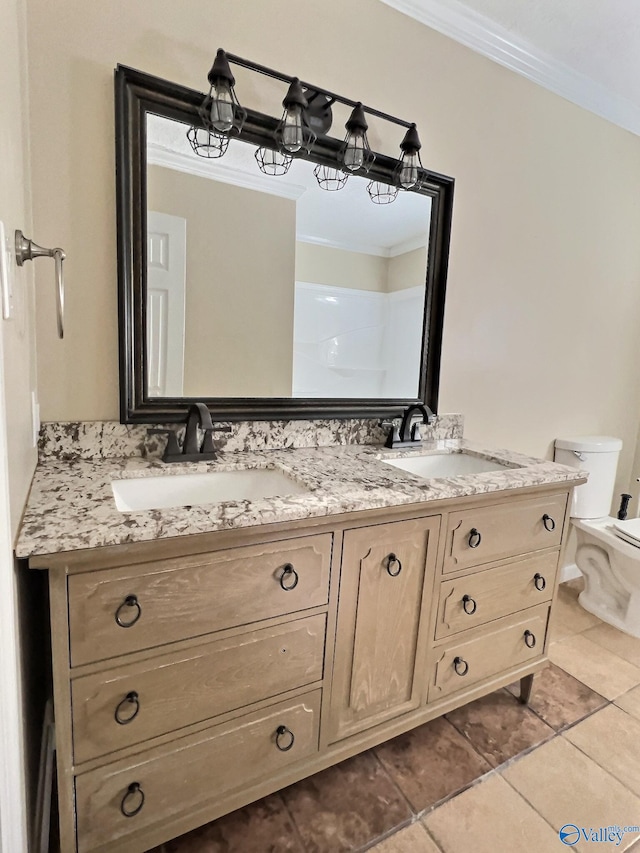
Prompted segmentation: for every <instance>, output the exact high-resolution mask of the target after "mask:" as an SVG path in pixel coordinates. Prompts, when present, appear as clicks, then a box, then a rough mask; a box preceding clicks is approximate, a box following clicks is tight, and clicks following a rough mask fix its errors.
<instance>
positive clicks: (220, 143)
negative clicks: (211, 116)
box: [187, 126, 229, 160]
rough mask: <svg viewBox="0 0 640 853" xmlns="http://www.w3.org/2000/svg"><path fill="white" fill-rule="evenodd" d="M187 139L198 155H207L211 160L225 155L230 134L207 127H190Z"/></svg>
mask: <svg viewBox="0 0 640 853" xmlns="http://www.w3.org/2000/svg"><path fill="white" fill-rule="evenodd" d="M187 139H188V140H189V145H191V147H192V148H193V150H194V152H195V153H196V154H197V155H198V157H207V158H208V159H209V160H212V159H215V158H217V157H223V156H224V155H225V154H226V153H227V148H228V147H229V137H228V136H225V135H224V133H216V131H215V130H209V129H208V128H206V127H194V126H192V127H190V128H189V130H188V131H187Z"/></svg>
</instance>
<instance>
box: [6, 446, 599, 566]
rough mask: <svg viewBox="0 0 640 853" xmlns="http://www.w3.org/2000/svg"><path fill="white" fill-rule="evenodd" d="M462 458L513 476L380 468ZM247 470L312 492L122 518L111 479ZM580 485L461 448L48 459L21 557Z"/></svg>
mask: <svg viewBox="0 0 640 853" xmlns="http://www.w3.org/2000/svg"><path fill="white" fill-rule="evenodd" d="M460 450H465V451H466V452H469V453H471V454H473V455H476V456H480V457H483V458H487V459H491V460H494V461H497V462H500V463H502V464H504V465H505V466H507V467H505V470H504V471H502V470H500V471H491V472H487V473H482V474H467V475H464V476H456V477H448V478H434V479H430V480H425V479H421V478H420V477H417V476H415V475H413V474H410V473H407V472H405V471H402V470H399V469H397V468H394V467H392V466H390V465H385V464H384V461H383V460H385V459H394V458H398V457H402V456H411V457H415V456H418V455H422V454H424V453H428V452H434V451H439V452H448V453H454V452H456V451H460ZM250 468H275V469H280V470H281V471H283V472H285V473H286V474H287V475H288V476H289V477H291V478H292V479H294V480H296V481H298V482H299V483H301V484H302V485H304V486H306V487H307V488H308V489H309V491H308V492H305V493H304V494H298V495H292V496H287V497H272V498H262V499H260V500H256V501H228V502H225V503H216V504H205V505H200V506H193V507H190V508H187V507H178V508H172V509H154V510H137V511H133V512H120V511H119V510H118V509H117V508H116V505H115V502H114V498H113V492H112V489H111V481H112V480H115V479H123V478H137V477H153V476H158V475H166V474H169V475H177V474H185V473H190V472H207V471H229V470H237V469H250ZM584 476H585V475H584V474H583V473H582V472H581V471H579V470H578V469H575V468H569V467H567V466H564V465H558V464H556V463H554V462H545V461H544V460H541V459H534V458H532V457H528V456H523V455H521V454H517V453H513V452H510V451H507V450H499V451H498V450H488V449H486V448H483V447H481V446H479V445H476V444H473V443H471V442H469V441H466V440H463V439H447V440H439V441H431V442H424V445H423V447H422V449H421V450H414V449H409V450H386V449H384V448H382V447H380V446H379V445H353V444H352V445H340V446H331V447H320V448H298V449H282V450H251V451H241V452H226V453H223V454H220V456H219V459H218V460H216V461H214V462H208V463H205V462H197V463H173V464H169V465H166V464H164V463H163V462H161V461H159V460H158V459H145V458H143V457H130V458H121V459H98V460H86V459H78V460H74V461H62V460H60V459H55V458H49V459H45V460H44V461H42V462H40V464H39V465H38V467H37V469H36V472H35V475H34V480H33V484H32V487H31V493H30V495H29V500H28V503H27V508H26V511H25V515H24V519H23V523H22V528H21V530H20V533H19V537H18V542H17V546H16V553H17V556H18V557H30V556H35V555H41V554H53V553H60V552H63V551H74V550H78V549H83V548H98V547H102V546H107V545H118V544H123V543H131V542H144V541H148V540H154V539H164V538H168V537H173V536H186V535H189V534H192V533H209V532H212V531H216V530H229V529H233V528H242V527H251V526H254V525H258V524H269V523H273V522H282V521H293V520H298V519H304V518H315V517H321V516H330V515H336V514H339V513H344V512H354V511H358V510H369V509H375V508H380V507H391V506H401V505H405V504H416V503H427V502H430V501H437V500H442V499H446V498H454V497H463V496H470V495H479V494H484V493H487V492H500V491H504V490H509V489H519V488H524V487H527V486H540V485H547V484H553V483H565V482H566V483H572V482H574V481H576V480H579V479H581V478H582V477H584Z"/></svg>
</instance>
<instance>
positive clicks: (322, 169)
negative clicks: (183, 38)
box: [187, 48, 428, 204]
mask: <svg viewBox="0 0 640 853" xmlns="http://www.w3.org/2000/svg"><path fill="white" fill-rule="evenodd" d="M230 63H233V64H235V65H239V66H241V67H242V68H247V69H249V70H250V71H255V72H257V73H258V74H264V75H265V76H267V77H271V78H273V79H275V80H280V81H281V82H284V83H287V84H288V86H289V88H288V89H287V93H286V95H285V96H284V99H283V101H282V106H283V108H284V112H283V113H282V117H281V118H280V121H278V122H277V123H276V119H275V118H273V119H271V118H269V121H273V123H274V125H275V127H274V130H273V131H272V133H273V147H271V145H269V144H267V145H262V146H261V147H260V148H258V150H257V151H256V152H255V158H256V162H257V164H258V167H259V168H260V170H261V171H262V172H264V174H265V175H285V174H286V173H287V172H288V171H289V168H290V167H291V163H292V161H293V157H295V156H296V155H300V156H304V155H305V154H309V153H310V152H311V149H312V148H313V147H314V145H315V144H316V142H318V146H319V149H320V151H321V152H322V150H323V147H326V144H331V145H333V144H339V143H338V141H337V140H334V139H331V138H328V137H327V136H326V135H327V134H328V133H329V131H330V129H331V123H332V119H333V115H332V110H331V108H332V106H333V104H334V103H336V102H337V103H340V104H343V105H344V106H347V107H351V110H352V111H351V115H350V116H349V119H348V120H347V122H346V124H345V128H346V131H347V133H346V136H345V138H344V141H343V143H342V145H341V147H340V149H339V150H338V151H337V152H336V151H335V149H334V150H333V151H332V153H331V154H330V155H329V162H330V161H331V159H334V158H337V160H338V163H339V164H340V168H334V167H332V166H327V165H318V166H316V168H315V169H314V175H315V176H316V180H317V181H318V184H319V186H320V187H321V188H322V189H324V190H329V191H333V192H335V191H336V190H340V189H342V188H343V187H344V185H345V184H346V182H347V178H348V176H349V175H350V174H357V173H360V174H363V173H367V172H369V170H370V169H371V167H372V166H373V164H374V162H375V160H376V155H375V154H374V153H373V151H372V150H371V147H370V146H369V141H368V139H367V131H368V129H369V126H368V123H367V115H369V116H375V117H376V118H379V119H382V120H383V121H388V122H391V123H393V124H397V125H400V126H401V127H404V128H406V132H405V136H404V139H403V140H402V142H401V144H400V150H401V152H402V156H401V158H400V160H397V161H395V162H396V164H397V165H396V166H395V167H394V166H393V160H392V161H391V167H392V168H393V178H392V180H391V183H384V182H382V181H379V180H373V181H370V182H369V184H367V192H368V194H369V197H370V198H371V200H372V201H373V202H374V203H375V204H390V203H391V202H392V201H395V199H396V198H397V196H398V188H402V189H405V190H408V189H412V188H420V187H421V186H422V184H423V183H424V181H425V179H426V178H427V175H428V173H427V172H426V170H425V169H424V168H423V166H422V161H421V159H420V148H421V144H420V137H419V136H418V131H417V129H416V125H415V124H411V123H409V122H407V121H404V120H402V119H399V118H396V117H395V116H392V115H389V114H388V113H383V112H380V110H375V109H373V108H372V107H367V106H365V105H364V104H362V103H361V102H360V101H352V100H350V99H348V98H344V97H342V96H341V95H336V94H335V93H334V92H329V91H327V90H326V89H321V88H319V87H317V86H312V85H310V84H309V83H303V82H302V81H301V80H299V79H298V77H289V76H288V75H286V74H281V73H280V72H279V71H274V70H273V69H272V68H267V67H266V66H264V65H258V64H257V63H256V62H251V61H249V60H248V59H242V58H241V57H239V56H234V55H233V54H231V53H229V54H228V53H226V52H225V51H224V50H222V48H220V49H219V50H218V52H217V54H216V58H215V61H214V63H213V66H212V68H211V70H210V71H209V74H208V80H209V84H210V89H209V94H208V95H206V97H205V98H204V101H203V102H202V105H201V106H200V108H199V109H198V113H199V115H200V118H201V120H202V125H203V126H202V127H196V126H193V127H191V128H189V130H188V132H187V137H188V138H189V142H190V144H191V147H192V148H193V150H194V151H195V152H196V154H198V155H199V156H200V157H207V158H217V157H222V156H223V155H224V154H225V152H226V150H227V148H228V145H229V137H230V135H233V134H236V135H240V134H241V133H242V130H243V127H244V124H245V122H246V121H247V116H248V115H251V116H252V118H251V121H250V122H249V124H250V125H252V122H253V121H254V113H253V112H252V111H249V112H247V110H245V109H244V108H243V107H241V106H240V103H239V101H238V98H237V96H236V93H235V82H236V81H235V78H234V76H233V73H232V71H231V65H230ZM263 118H268V117H263ZM272 126H273V125H272ZM249 135H251V134H249ZM319 137H320V138H319ZM318 159H320V160H322V159H326V157H318ZM384 159H385V158H383V160H384ZM387 159H388V158H387Z"/></svg>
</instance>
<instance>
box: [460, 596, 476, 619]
mask: <svg viewBox="0 0 640 853" xmlns="http://www.w3.org/2000/svg"><path fill="white" fill-rule="evenodd" d="M462 609H463V610H464V612H465V613H466V614H467V616H473V614H474V613H475V612H476V610H477V609H478V605H477V603H476V600H475V598H471V596H470V595H463V596H462Z"/></svg>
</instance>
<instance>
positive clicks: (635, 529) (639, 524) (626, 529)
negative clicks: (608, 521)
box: [613, 518, 640, 546]
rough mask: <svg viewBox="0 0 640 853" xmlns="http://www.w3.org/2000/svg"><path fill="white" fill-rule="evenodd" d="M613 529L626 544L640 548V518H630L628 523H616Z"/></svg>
mask: <svg viewBox="0 0 640 853" xmlns="http://www.w3.org/2000/svg"><path fill="white" fill-rule="evenodd" d="M613 529H614V531H615V533H617V535H618V536H619V537H620V538H621V539H624V540H625V542H630V543H631V544H632V545H638V546H640V518H630V519H628V520H627V521H614V522H613Z"/></svg>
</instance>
